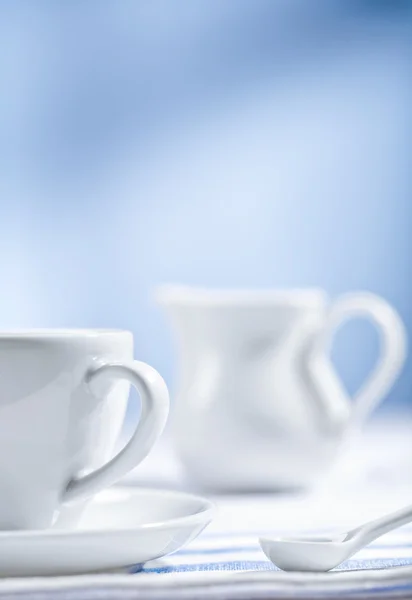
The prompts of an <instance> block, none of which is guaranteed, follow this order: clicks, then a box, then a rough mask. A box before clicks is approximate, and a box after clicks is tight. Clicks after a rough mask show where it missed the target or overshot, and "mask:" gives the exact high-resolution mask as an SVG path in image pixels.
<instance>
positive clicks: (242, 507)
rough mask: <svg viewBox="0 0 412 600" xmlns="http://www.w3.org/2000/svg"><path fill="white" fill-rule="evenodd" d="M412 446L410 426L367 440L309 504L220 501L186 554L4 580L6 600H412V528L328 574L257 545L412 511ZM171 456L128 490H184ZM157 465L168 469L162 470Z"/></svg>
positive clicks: (274, 499) (1, 588) (0, 589)
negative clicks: (299, 568)
mask: <svg viewBox="0 0 412 600" xmlns="http://www.w3.org/2000/svg"><path fill="white" fill-rule="evenodd" d="M404 425H405V423H404ZM411 441H412V436H411V435H410V429H409V427H405V426H404V427H403V428H402V427H399V428H393V427H392V428H391V429H390V430H387V431H386V433H379V432H378V434H377V435H376V436H375V437H373V436H372V437H368V438H366V443H365V444H364V445H363V446H362V447H358V448H354V455H353V456H352V457H349V458H348V464H349V465H350V466H352V465H353V466H354V467H356V468H354V469H353V473H352V476H351V477H347V476H345V477H344V476H343V473H344V472H345V469H340V470H339V471H337V476H335V478H334V477H332V478H330V479H329V480H328V482H327V484H326V486H325V487H324V488H323V489H322V488H320V489H318V490H317V491H316V492H314V493H313V494H312V495H310V496H307V497H302V498H299V497H287V496H283V497H282V496H275V495H271V496H268V495H266V496H251V495H244V496H232V497H215V498H213V499H214V500H215V502H216V504H217V507H218V515H217V518H216V519H215V520H214V522H213V523H212V524H211V525H210V526H209V527H208V528H207V529H206V530H205V531H204V532H203V534H202V535H201V536H199V538H198V539H196V540H194V541H193V542H192V543H191V544H190V545H189V546H188V547H186V548H183V549H182V550H180V551H179V552H177V553H176V554H174V555H171V556H169V557H166V558H164V559H161V560H158V561H153V562H150V563H147V564H145V565H143V566H141V565H138V566H135V567H132V568H130V569H128V570H127V572H126V573H120V574H119V573H116V574H104V575H93V576H81V577H64V578H61V577H58V578H48V579H26V580H22V579H20V580H3V581H1V582H0V600H4V599H6V598H7V599H10V600H11V599H13V600H28V599H29V598H30V600H132V599H148V600H150V599H153V600H174V599H176V600H177V599H182V600H185V599H187V600H189V599H194V600H195V599H199V600H200V599H203V598H204V599H206V598H210V599H216V600H231V599H233V600H237V599H239V600H259V599H260V598H262V599H263V598H265V599H271V600H277V599H282V598H312V599H315V598H323V599H324V598H351V599H354V600H355V599H357V598H380V599H391V600H392V599H395V598H412V526H405V527H403V528H402V529H399V530H397V531H395V532H392V533H390V534H387V535H386V536H384V537H382V538H380V539H379V540H377V541H376V542H375V543H373V544H371V545H370V546H368V547H367V548H365V549H364V550H362V551H361V552H359V553H358V554H357V555H355V556H353V557H352V558H351V559H350V560H348V561H347V562H345V563H343V564H342V565H340V566H339V567H338V568H337V569H335V570H334V571H331V572H330V573H324V574H316V573H314V574H304V573H301V574H300V573H284V572H282V571H279V570H277V569H276V568H275V567H274V566H273V565H272V564H271V563H270V562H269V561H268V560H267V559H266V556H265V555H264V554H263V552H262V551H261V549H260V547H259V544H258V537H259V536H260V535H264V536H270V535H273V536H277V535H287V534H293V533H296V532H301V533H302V532H305V533H308V532H311V533H315V532H316V533H320V532H322V533H323V532H326V531H328V532H332V531H347V530H348V529H350V528H351V527H354V526H356V525H359V524H360V523H362V522H365V521H368V520H370V519H373V518H375V517H378V516H380V515H382V514H384V513H386V512H389V511H392V510H396V509H398V508H400V507H402V506H405V505H407V504H411V503H412V445H411ZM166 456H169V453H168V452H166V451H165V448H163V449H162V448H161V447H160V448H159V454H158V456H157V457H156V455H154V456H153V457H152V458H151V460H150V461H149V462H148V463H147V465H146V470H145V469H144V468H143V469H142V470H141V473H140V479H139V478H137V479H136V480H132V481H130V483H131V484H133V485H147V486H153V485H154V484H156V483H157V484H158V485H159V486H161V487H181V485H180V484H179V482H178V481H177V479H175V480H172V479H170V473H171V472H173V469H172V468H171V467H172V465H171V464H169V463H168V462H167V460H166V458H165V457H166ZM355 459H357V460H356V462H355ZM160 463H161V465H162V468H163V471H162V469H161V468H160V467H159V469H158V470H156V469H157V467H156V464H160ZM167 477H169V480H168V479H167Z"/></svg>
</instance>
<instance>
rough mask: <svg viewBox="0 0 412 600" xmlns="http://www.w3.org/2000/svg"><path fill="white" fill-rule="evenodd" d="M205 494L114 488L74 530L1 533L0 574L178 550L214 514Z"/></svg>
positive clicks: (117, 563) (71, 570) (85, 566)
mask: <svg viewBox="0 0 412 600" xmlns="http://www.w3.org/2000/svg"><path fill="white" fill-rule="evenodd" d="M213 513H214V507H213V505H212V504H211V503H210V502H209V501H208V500H204V499H203V498H200V497H197V496H192V495H189V494H184V493H181V492H167V491H163V490H150V489H133V488H120V487H119V488H117V487H114V488H111V489H110V490H105V491H104V492H101V493H100V494H99V495H98V496H96V497H95V498H94V499H93V500H92V501H91V502H90V503H89V505H88V506H87V508H86V510H85V511H84V513H83V515H82V517H81V519H80V522H79V524H78V526H77V528H75V529H74V530H59V529H48V530H42V531H3V532H0V576H1V577H25V576H42V575H64V574H66V575H69V574H75V573H87V572H96V571H109V570H115V569H120V568H123V567H127V566H132V565H133V566H134V565H141V564H142V563H145V562H147V561H149V560H154V559H156V558H160V557H162V556H165V555H166V554H170V553H171V552H175V551H176V550H178V549H179V548H181V547H182V546H183V545H184V544H187V543H188V542H190V541H191V540H193V539H194V538H195V537H196V536H197V535H199V533H200V532H201V531H202V530H203V529H204V528H205V527H206V525H208V523H209V522H210V521H211V519H212V518H213Z"/></svg>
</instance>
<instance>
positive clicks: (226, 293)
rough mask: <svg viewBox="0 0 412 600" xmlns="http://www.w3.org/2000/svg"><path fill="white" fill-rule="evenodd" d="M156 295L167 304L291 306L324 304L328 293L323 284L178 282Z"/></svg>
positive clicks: (158, 291) (159, 287)
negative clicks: (242, 285) (247, 285)
mask: <svg viewBox="0 0 412 600" xmlns="http://www.w3.org/2000/svg"><path fill="white" fill-rule="evenodd" d="M155 298H156V301H157V302H158V303H159V304H163V305H172V304H180V305H191V306H193V305H194V306H225V305H233V304H236V305H244V306H245V305H246V306H256V305H257V306H264V305H271V306H273V305H280V304H283V305H285V304H287V305H290V306H301V307H305V308H307V307H308V306H309V307H310V306H316V307H318V306H319V305H323V304H325V303H326V302H327V294H326V292H325V291H324V290H323V289H321V288H316V287H308V288H292V287H291V288H267V289H265V288H206V287H197V286H186V285H177V284H164V285H161V286H158V287H157V288H156V291H155Z"/></svg>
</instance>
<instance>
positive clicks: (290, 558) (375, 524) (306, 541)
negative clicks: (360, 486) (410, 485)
mask: <svg viewBox="0 0 412 600" xmlns="http://www.w3.org/2000/svg"><path fill="white" fill-rule="evenodd" d="M411 521H412V506H407V507H406V508H402V509H401V510H397V511H396V512H392V513H390V514H388V515H385V516H383V517H380V518H379V519H374V520H373V521H369V522H368V523H365V524H364V525H360V526H359V527H356V528H355V529H352V530H351V531H347V532H345V533H341V534H340V535H334V536H331V537H326V536H322V537H320V536H317V537H302V538H299V537H293V538H274V539H271V538H261V539H260V540H259V543H260V545H261V547H262V550H263V552H264V553H265V554H266V556H267V557H268V558H269V560H271V561H272V562H273V563H274V564H275V565H276V566H278V567H279V568H280V569H282V570H284V571H330V569H334V568H335V567H337V566H338V565H340V564H341V563H342V562H343V561H345V560H347V559H348V558H350V557H351V556H353V555H354V554H356V552H359V550H362V548H364V547H365V546H367V545H368V544H370V543H371V542H373V541H374V540H376V539H377V538H379V537H381V536H382V535H384V534H386V533H388V532H389V531H392V530H394V529H397V528H398V527H402V526H403V525H406V524H407V523H410V522H411Z"/></svg>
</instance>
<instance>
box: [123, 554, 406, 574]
mask: <svg viewBox="0 0 412 600" xmlns="http://www.w3.org/2000/svg"><path fill="white" fill-rule="evenodd" d="M408 565H412V557H410V558H399V559H396V558H376V559H362V560H347V561H345V562H344V563H343V564H342V565H340V566H339V567H337V568H336V569H335V570H336V571H359V570H368V569H387V568H392V567H401V566H408ZM278 570H279V569H278V568H277V567H275V566H274V565H273V564H272V563H271V562H270V561H268V560H258V561H250V560H245V561H242V560H235V561H229V562H210V563H199V564H182V565H162V566H160V565H159V566H158V567H143V569H142V568H141V566H140V565H139V566H138V567H137V568H135V569H134V568H132V569H131V570H130V572H131V573H137V572H142V573H182V572H183V573H185V572H189V571H278Z"/></svg>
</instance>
